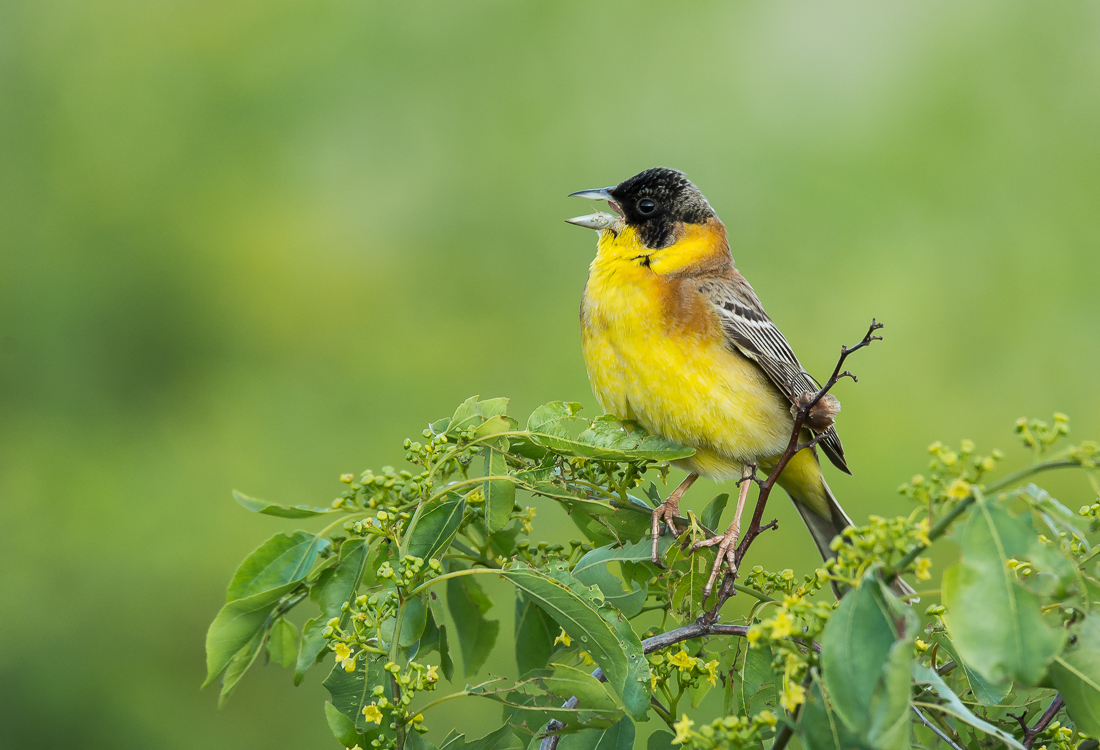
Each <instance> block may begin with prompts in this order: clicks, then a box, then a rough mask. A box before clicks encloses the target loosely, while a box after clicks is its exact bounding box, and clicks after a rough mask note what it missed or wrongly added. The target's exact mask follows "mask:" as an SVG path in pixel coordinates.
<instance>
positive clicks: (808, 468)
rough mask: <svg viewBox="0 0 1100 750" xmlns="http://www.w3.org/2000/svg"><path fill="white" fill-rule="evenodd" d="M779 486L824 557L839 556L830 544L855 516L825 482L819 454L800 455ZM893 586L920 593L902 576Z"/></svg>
mask: <svg viewBox="0 0 1100 750" xmlns="http://www.w3.org/2000/svg"><path fill="white" fill-rule="evenodd" d="M779 485H780V486H781V487H782V488H783V489H784V490H786V492H787V494H788V495H789V496H790V498H791V500H792V501H793V502H794V507H795V508H797V509H798V514H799V515H800V516H802V521H803V522H804V523H805V524H806V528H807V529H809V530H810V536H811V537H812V538H813V540H814V544H815V545H816V546H817V551H818V552H820V553H821V558H822V559H823V560H828V559H829V558H831V557H836V552H834V551H833V550H832V548H831V546H830V545H832V543H833V539H835V538H836V537H837V535H838V534H840V533H841V532H842V531H844V529H846V528H848V527H849V526H851V525H852V519H851V518H849V517H848V514H847V513H845V512H844V508H842V507H840V503H839V502H838V501H837V499H836V495H834V494H833V491H832V490H831V489H829V485H828V484H827V483H826V482H825V477H824V476H822V474H821V466H820V464H818V462H817V457H816V456H814V455H813V454H812V452H811V451H810V450H809V449H807V450H803V451H801V452H799V453H798V454H796V455H795V456H794V457H793V458H792V459H791V462H790V463H789V464H788V465H787V468H786V469H784V471H783V473H782V474H781V475H780V476H779ZM891 588H893V590H894V593H895V594H897V595H898V596H901V597H906V598H908V597H912V596H913V595H914V594H915V593H916V592H915V591H914V590H913V589H912V587H910V586H909V584H907V583H906V582H905V581H903V580H902V579H901V578H895V579H894V581H893V582H892V584H891ZM839 593H840V592H838V594H839Z"/></svg>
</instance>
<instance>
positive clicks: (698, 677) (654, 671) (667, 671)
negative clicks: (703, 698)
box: [646, 647, 718, 703]
mask: <svg viewBox="0 0 1100 750" xmlns="http://www.w3.org/2000/svg"><path fill="white" fill-rule="evenodd" d="M646 659H647V660H648V661H649V687H650V690H654V691H656V690H658V689H660V690H661V691H662V692H664V693H665V695H666V696H667V697H668V698H669V700H671V701H672V702H673V703H675V702H676V700H677V699H678V698H679V696H680V695H682V694H683V692H684V691H685V690H688V689H689V688H692V687H695V686H696V685H698V684H699V683H700V682H701V681H704V680H705V681H706V682H707V684H709V685H710V686H711V687H714V686H715V685H717V684H718V660H717V659H712V660H710V661H703V660H702V659H700V658H698V657H697V656H692V655H691V654H689V653H688V652H687V651H685V650H684V649H683V647H681V648H680V650H679V651H677V652H676V653H675V654H672V655H671V656H668V655H666V654H662V653H661V652H659V651H658V652H655V653H652V654H649V655H648V656H646ZM674 676H675V678H676V684H677V692H676V694H675V695H673V693H672V687H671V684H670V682H671V680H672V678H673V677H674Z"/></svg>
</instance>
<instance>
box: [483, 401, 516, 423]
mask: <svg viewBox="0 0 1100 750" xmlns="http://www.w3.org/2000/svg"><path fill="white" fill-rule="evenodd" d="M510 400H511V399H508V398H504V397H500V398H487V399H485V400H484V401H478V402H477V412H478V414H480V415H481V416H483V417H485V418H486V419H491V418H492V417H501V416H504V414H505V413H506V412H507V411H508V402H509V401H510Z"/></svg>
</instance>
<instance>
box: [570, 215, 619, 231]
mask: <svg viewBox="0 0 1100 750" xmlns="http://www.w3.org/2000/svg"><path fill="white" fill-rule="evenodd" d="M618 218H619V217H618V216H614V215H612V214H605V213H604V212H603V211H597V212H596V213H594V214H588V215H587V216H576V217H574V218H572V219H566V220H565V222H566V223H567V224H576V225H577V226H578V227H586V228H587V229H595V230H596V231H597V232H599V231H602V230H604V229H610V228H611V225H612V224H614V223H615V220H616V219H618Z"/></svg>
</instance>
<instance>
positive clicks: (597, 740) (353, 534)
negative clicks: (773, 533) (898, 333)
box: [207, 398, 1100, 750]
mask: <svg viewBox="0 0 1100 750" xmlns="http://www.w3.org/2000/svg"><path fill="white" fill-rule="evenodd" d="M578 410H579V407H578V406H577V405H576V404H572V403H565V402H553V403H550V404H547V405H545V406H542V407H539V408H538V409H536V410H535V411H534V412H533V413H532V414H531V415H530V416H529V417H528V418H527V420H526V421H525V423H524V424H523V426H522V427H521V426H520V423H519V422H518V421H517V420H515V419H514V418H513V417H511V416H509V415H508V414H507V401H506V400H504V399H489V400H479V399H477V398H472V399H469V400H467V401H466V402H464V403H463V404H461V405H460V406H459V407H458V409H457V410H456V411H455V413H454V414H453V415H452V416H451V417H449V418H445V419H441V420H438V421H436V422H433V423H432V424H431V425H429V426H428V427H427V428H426V429H425V430H424V431H423V433H422V434H421V436H420V437H419V438H417V439H416V440H413V439H409V440H406V441H405V443H404V448H405V451H406V458H407V460H408V462H409V464H410V467H411V468H409V469H407V470H396V469H394V468H392V467H383V468H382V469H380V470H369V471H364V472H362V473H361V474H359V475H352V474H345V475H343V476H342V477H341V482H342V483H343V484H344V490H343V491H342V492H341V494H340V495H339V497H337V498H336V499H335V500H334V501H333V502H332V503H331V504H330V505H329V506H328V507H317V506H313V505H294V506H284V505H277V504H273V503H268V502H264V501H260V500H256V499H254V498H249V497H246V496H244V495H240V494H237V495H236V497H237V500H238V502H240V503H241V505H243V506H244V507H246V508H248V509H249V510H251V511H254V512H257V513H261V514H265V515H271V516H276V517H280V518H290V519H310V518H317V519H319V520H320V521H322V522H324V521H327V522H328V523H327V525H325V526H323V527H322V528H320V529H319V530H318V531H315V532H310V531H304V530H299V531H295V532H293V533H290V534H283V533H281V534H276V535H275V536H273V537H272V538H271V539H269V540H267V541H266V542H264V543H263V544H261V545H260V546H259V547H258V548H257V549H256V550H255V551H253V552H252V553H251V554H250V555H248V557H247V558H246V559H245V560H244V561H243V562H242V563H241V565H240V566H239V568H238V569H237V571H236V572H235V573H234V575H233V576H232V578H231V581H230V584H229V587H228V589H227V594H226V602H225V604H224V606H223V608H222V610H221V612H219V614H218V615H217V617H216V618H215V620H214V622H213V623H212V624H211V626H210V630H209V632H208V636H207V667H208V675H207V683H208V684H209V683H211V682H213V681H214V680H216V679H218V678H219V677H220V678H221V685H222V689H221V701H222V702H224V700H225V699H226V698H228V697H229V695H230V694H231V693H232V691H233V689H234V688H235V686H236V685H237V684H238V682H239V680H240V679H241V677H242V675H243V674H244V673H245V672H246V671H247V670H248V669H249V668H251V667H252V666H253V665H254V664H256V663H257V662H258V661H261V660H266V661H268V662H273V663H275V664H278V665H280V666H283V667H287V668H290V667H293V669H294V682H295V684H297V683H299V682H301V680H302V679H303V678H304V676H305V674H306V673H307V672H308V671H309V670H310V669H311V668H313V667H314V666H316V665H319V664H322V663H326V662H328V664H329V666H327V667H326V669H327V670H328V673H327V676H326V677H325V678H324V686H325V687H326V688H327V689H328V691H329V694H330V702H328V703H326V704H325V706H324V710H325V716H326V719H327V721H328V724H329V726H330V728H331V729H332V731H333V734H334V736H335V737H336V739H337V740H338V741H339V742H340V743H341V744H342V745H343V746H344V747H349V748H353V747H356V746H358V747H359V748H361V750H365V749H366V748H367V747H373V748H379V749H380V750H381V749H382V748H386V749H387V750H388V749H389V748H399V749H400V750H404V749H405V748H407V747H409V748H413V750H432V746H431V744H430V743H428V742H427V740H426V739H425V737H424V734H425V732H427V731H428V727H429V726H430V725H431V720H432V718H431V717H432V709H433V708H434V707H435V706H437V705H439V704H440V703H442V702H445V701H449V700H455V699H458V700H471V699H480V700H483V701H484V700H488V701H492V702H494V703H497V704H499V705H500V706H501V710H502V714H501V720H502V726H501V727H500V728H499V729H497V730H495V731H493V732H490V733H489V734H487V735H485V736H484V737H482V738H481V739H479V740H473V741H467V740H466V739H465V735H460V734H457V733H455V732H452V733H451V734H450V735H448V736H447V737H446V738H445V739H444V741H443V742H442V743H441V744H440V746H439V750H444V749H446V748H454V750H462V748H464V747H473V748H475V750H483V749H484V750H490V749H493V750H496V749H498V748H514V750H519V748H521V747H524V746H531V745H532V744H533V743H539V742H548V743H550V744H554V743H556V742H557V739H556V738H558V737H560V738H562V739H561V742H562V743H564V744H563V750H589V749H590V748H596V747H600V748H612V749H613V750H628V748H630V747H632V746H633V744H634V740H635V737H636V727H635V725H636V724H637V723H638V722H644V721H648V720H650V719H656V720H657V721H660V722H663V723H664V724H666V725H667V727H668V730H669V731H668V732H657V733H655V734H653V735H652V738H651V740H650V745H651V750H663V748H665V747H670V746H672V745H681V746H688V747H691V748H697V749H698V750H717V749H718V748H749V747H753V748H756V747H759V748H764V747H771V748H773V749H774V750H782V748H783V747H785V746H786V745H787V744H789V743H792V742H793V743H796V744H799V745H802V746H804V747H805V748H806V750H818V749H820V748H855V747H858V748H876V749H879V748H883V749H885V748H902V747H911V746H922V747H931V746H935V745H940V746H944V747H954V748H962V747H964V746H965V747H967V748H968V750H978V749H979V748H985V747H997V746H1000V745H1009V746H1012V747H1025V746H1026V747H1032V746H1035V747H1039V746H1040V745H1042V744H1046V745H1047V746H1049V747H1059V748H1070V747H1086V743H1090V742H1093V743H1094V741H1093V740H1092V739H1091V738H1092V737H1100V613H1098V612H1097V610H1096V607H1097V602H1098V601H1100V571H1098V570H1097V565H1098V564H1100V558H1098V557H1097V556H1096V547H1095V543H1094V541H1093V540H1092V535H1093V534H1094V533H1095V532H1096V531H1097V527H1098V526H1100V523H1098V521H1097V519H1098V518H1100V498H1096V497H1095V490H1096V484H1095V478H1094V477H1092V475H1091V473H1092V471H1093V470H1094V469H1095V458H1096V455H1097V452H1098V451H1097V449H1096V444H1095V443H1081V444H1079V445H1076V446H1072V447H1069V448H1066V449H1064V450H1062V451H1060V452H1059V451H1057V448H1058V441H1059V440H1060V439H1063V438H1064V436H1065V435H1066V434H1067V433H1068V420H1066V419H1065V418H1063V417H1061V415H1057V416H1056V418H1055V421H1054V423H1053V426H1049V425H1046V424H1045V423H1043V422H1040V421H1038V420H1024V421H1023V422H1022V423H1020V424H1022V425H1023V426H1022V427H1020V426H1018V427H1017V432H1018V433H1019V434H1020V435H1021V440H1022V442H1023V443H1024V444H1025V447H1026V448H1028V449H1030V450H1031V451H1032V452H1033V462H1032V463H1031V464H1030V465H1029V466H1027V467H1025V468H1024V469H1021V470H1019V471H1017V472H1015V473H1012V474H1007V475H1003V476H1001V477H1000V478H997V479H994V480H990V477H992V476H994V475H995V474H996V472H997V468H998V463H999V461H1000V460H1001V459H1002V458H1003V456H1002V454H1000V453H999V452H997V451H993V452H990V453H989V454H987V455H978V454H977V453H975V446H974V445H973V444H972V443H970V442H969V441H964V442H963V443H962V444H961V445H960V446H959V447H958V449H949V448H947V447H945V446H944V445H942V444H938V443H937V444H934V445H933V446H931V447H930V454H931V459H930V463H929V467H928V472H929V474H928V476H927V477H925V476H920V475H918V476H915V477H913V478H912V479H911V480H910V482H908V483H907V484H905V485H903V486H902V488H901V490H902V492H903V494H905V495H907V496H909V497H911V498H912V499H913V500H914V501H915V505H914V510H913V512H912V513H910V514H909V515H908V516H902V517H898V518H881V517H875V516H872V517H871V518H869V519H868V521H867V522H866V523H865V524H862V525H859V526H855V527H851V528H849V529H847V530H846V531H845V533H844V534H843V535H842V536H840V537H838V538H837V539H836V540H835V541H834V543H833V551H834V553H835V556H834V557H833V558H832V559H830V560H829V561H827V562H826V563H824V564H823V565H822V566H821V567H820V568H819V569H817V570H815V571H810V572H807V573H804V574H796V573H795V572H794V571H793V570H782V571H774V572H773V571H767V570H765V569H763V568H762V567H760V566H755V567H753V568H751V569H747V570H744V571H741V572H740V578H741V583H740V584H738V586H737V588H738V590H740V591H742V592H744V593H745V594H746V595H748V596H749V597H750V598H751V600H752V601H753V605H752V606H751V607H750V608H749V611H748V613H747V615H745V616H744V617H743V618H741V620H740V624H737V621H736V620H735V621H733V622H732V623H721V622H720V620H719V612H718V611H717V610H712V611H707V610H706V609H705V607H706V604H707V601H706V598H705V597H704V596H703V593H702V591H703V587H704V584H705V583H706V581H707V578H708V575H709V572H710V570H711V566H712V563H713V559H714V558H713V552H710V553H709V555H710V556H709V557H708V550H706V549H704V550H700V551H699V552H696V553H695V554H690V553H689V552H688V551H687V550H688V548H689V546H690V543H691V542H692V541H695V540H697V539H700V538H705V537H706V536H709V535H711V534H712V533H713V531H714V530H715V529H716V528H718V527H719V525H720V523H721V520H722V515H723V512H724V510H725V507H726V504H727V501H728V497H727V496H726V495H720V496H718V497H717V498H714V500H712V501H711V502H710V503H709V504H708V505H707V506H706V509H705V510H704V511H703V512H702V513H701V514H700V516H698V517H697V516H695V515H694V514H692V513H690V512H689V513H688V518H686V519H681V523H680V524H679V525H680V526H681V527H683V528H685V529H686V531H685V532H684V534H683V536H682V537H681V538H679V539H674V538H673V537H672V536H671V535H670V534H669V533H667V532H666V533H665V534H664V535H662V536H661V538H660V539H659V544H658V553H659V558H660V561H661V564H660V565H655V564H654V563H653V562H652V560H651V550H652V545H651V542H650V539H649V529H650V514H651V512H652V509H653V508H654V507H655V506H656V505H657V504H658V503H659V502H660V501H661V497H660V494H659V493H658V492H657V489H656V486H655V485H654V484H653V483H651V482H650V483H647V479H648V478H649V477H654V478H657V479H663V478H664V476H665V475H666V474H667V471H668V462H669V461H671V460H675V459H677V458H683V457H685V456H689V455H691V453H692V451H691V449H690V448H684V447H682V446H678V445H675V444H672V443H669V442H667V441H664V440H661V439H659V438H656V437H654V436H651V435H648V434H646V433H645V431H644V430H642V429H641V428H640V427H639V426H638V425H635V424H632V423H629V422H622V421H619V420H615V419H613V418H611V417H608V416H603V417H598V418H596V419H592V420H589V419H585V418H583V417H582V416H580V415H579V413H578ZM1063 467H1073V468H1079V469H1083V470H1084V471H1086V472H1087V473H1088V474H1089V477H1090V481H1091V482H1092V483H1093V484H1092V488H1091V489H1092V493H1093V494H1092V495H1091V496H1090V497H1089V498H1088V501H1087V502H1086V503H1085V504H1084V505H1083V507H1082V508H1081V511H1079V512H1078V513H1073V512H1071V511H1069V510H1068V509H1067V508H1066V507H1065V505H1063V504H1062V503H1060V502H1058V501H1057V500H1055V499H1054V498H1053V497H1051V496H1050V495H1049V494H1048V493H1047V492H1045V491H1043V490H1042V489H1041V488H1039V487H1038V486H1036V485H1034V484H1026V482H1027V481H1028V480H1029V479H1030V478H1031V477H1032V476H1034V475H1037V474H1039V473H1041V472H1043V471H1046V470H1049V469H1053V468H1063ZM535 497H538V498H543V499H546V500H550V501H553V502H554V503H556V504H558V505H559V506H560V507H561V508H562V509H563V510H564V511H565V512H566V513H567V514H568V517H569V518H570V519H571V520H572V522H573V523H574V524H575V526H576V528H577V532H578V534H579V536H580V538H577V539H571V540H557V541H555V540H547V539H544V538H542V537H541V536H535V537H534V538H533V535H535V534H536V530H535V527H536V525H537V520H536V514H535V510H534V507H533V505H528V503H529V502H531V500H530V498H535ZM947 538H950V539H951V540H952V541H953V543H954V544H955V545H956V549H957V560H956V561H955V562H954V563H953V564H952V565H950V566H949V567H947V568H945V569H944V570H942V571H934V570H933V567H932V564H931V562H930V560H931V559H933V556H932V555H930V554H929V552H928V549H929V548H930V547H931V546H932V545H935V544H939V543H940V540H943V539H947ZM933 573H938V576H934V575H933ZM486 576H489V577H492V578H493V579H496V580H499V581H502V582H504V583H505V584H507V587H508V590H510V591H511V592H512V593H511V594H510V596H511V598H512V600H513V606H514V609H515V618H514V632H513V633H512V634H511V635H512V638H511V640H512V641H513V642H514V644H515V649H514V659H515V664H516V668H515V672H514V673H513V675H512V677H511V678H509V679H503V678H489V679H482V680H481V681H480V682H478V681H474V682H472V683H469V684H466V685H465V686H464V687H463V688H462V689H460V690H457V691H455V692H452V693H449V694H446V695H443V696H441V697H437V696H438V692H439V689H440V688H441V687H442V686H444V685H445V684H448V683H450V682H452V681H454V680H456V679H459V678H461V677H465V678H467V679H469V678H473V677H475V676H477V675H480V674H481V673H482V672H483V668H484V666H485V664H486V661H487V659H488V658H489V656H490V654H491V653H492V652H493V650H494V648H495V646H496V644H497V641H498V639H499V637H500V623H499V622H498V621H497V620H495V619H492V618H491V617H490V611H491V609H492V607H493V606H494V604H495V603H499V601H498V602H494V599H493V598H492V596H491V592H493V591H497V590H498V589H497V588H495V587H494V588H491V589H487V588H485V587H484V586H483V585H482V583H483V582H484V580H485V577H486ZM903 576H905V577H910V578H911V580H914V581H915V582H916V583H917V584H918V585H922V586H925V587H927V588H926V589H925V591H923V592H921V598H922V599H924V600H925V601H926V602H927V601H928V600H931V601H932V603H931V605H930V606H929V605H928V604H923V605H920V606H923V610H921V611H920V612H918V610H917V609H916V607H917V606H918V605H917V601H918V600H917V599H916V598H915V597H913V596H912V595H910V594H909V593H908V592H907V591H906V590H905V589H904V584H902V583H901V578H902V577H903ZM837 593H839V594H841V596H840V597H839V598H837V597H836V594H837ZM937 597H938V598H939V601H938V602H937V601H936V599H937ZM300 606H301V607H304V608H307V611H305V612H304V613H303V614H301V615H299V614H298V613H299V612H300V611H301V610H300V609H299V607H300ZM308 609H312V612H310V611H308ZM303 617H304V619H302V618H303ZM297 622H301V627H300V628H299V626H298V625H297V624H295V623H297ZM458 633H461V637H456V636H457V635H458ZM261 655H262V658H261ZM330 656H331V660H330ZM1056 694H1057V695H1058V696H1059V697H1058V699H1057V701H1055V695H1056ZM1048 707H1049V709H1050V710H1048ZM1046 714H1050V716H1049V717H1048V716H1046ZM1040 715H1043V718H1041V719H1040V718H1039V717H1040ZM1027 717H1030V719H1028V718H1027ZM1037 743H1038V744H1037Z"/></svg>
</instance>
